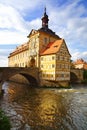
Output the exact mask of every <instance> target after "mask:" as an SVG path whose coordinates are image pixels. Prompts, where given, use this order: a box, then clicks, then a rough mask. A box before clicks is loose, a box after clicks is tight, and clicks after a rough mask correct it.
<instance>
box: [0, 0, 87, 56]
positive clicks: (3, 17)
mask: <svg viewBox="0 0 87 130" xmlns="http://www.w3.org/2000/svg"><path fill="white" fill-rule="evenodd" d="M79 1H81V0H73V1H67V2H66V3H65V4H64V3H63V4H62V5H60V6H57V4H58V1H56V2H57V4H55V2H54V1H53V0H50V1H47V0H44V1H42V0H35V1H31V0H25V1H21V0H18V1H15V0H4V1H3V0H1V1H0V3H1V4H0V44H22V43H24V42H26V41H27V40H28V39H27V35H28V34H29V33H30V31H31V29H38V28H40V27H41V19H40V18H37V19H32V20H27V21H26V20H25V19H24V15H25V16H26V17H28V16H29V15H30V13H31V12H32V11H33V10H34V11H37V8H40V7H43V8H44V6H45V5H46V6H47V13H48V15H49V20H50V21H49V28H51V29H52V30H53V31H55V32H56V34H58V35H59V36H60V37H62V38H64V39H65V40H66V43H67V45H68V47H69V48H70V53H71V55H72V58H73V59H75V58H76V56H77V57H80V58H82V57H84V58H85V59H87V55H86V49H87V17H86V16H85V17H84V14H87V13H86V12H87V11H86V8H85V7H84V6H83V5H82V4H80V5H79V4H78V2H79ZM53 6H54V7H55V8H53ZM42 14H43V12H42ZM40 17H41V16H40ZM84 46H85V47H84ZM84 48H85V50H84ZM71 50H75V51H71Z"/></svg>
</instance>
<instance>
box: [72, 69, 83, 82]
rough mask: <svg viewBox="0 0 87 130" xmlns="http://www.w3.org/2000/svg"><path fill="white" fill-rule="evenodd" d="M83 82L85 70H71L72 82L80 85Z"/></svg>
mask: <svg viewBox="0 0 87 130" xmlns="http://www.w3.org/2000/svg"><path fill="white" fill-rule="evenodd" d="M82 81H83V69H71V70H70V82H72V83H80V82H82Z"/></svg>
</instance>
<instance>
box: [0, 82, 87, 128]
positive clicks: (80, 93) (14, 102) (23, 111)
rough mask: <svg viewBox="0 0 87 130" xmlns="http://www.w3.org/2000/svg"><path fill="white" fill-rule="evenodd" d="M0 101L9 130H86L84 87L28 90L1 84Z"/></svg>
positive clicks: (86, 96) (13, 84)
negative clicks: (10, 129) (10, 125)
mask: <svg viewBox="0 0 87 130" xmlns="http://www.w3.org/2000/svg"><path fill="white" fill-rule="evenodd" d="M3 88H4V89H5V94H4V95H3V97H2V99H1V101H0V107H2V108H3V110H4V111H5V113H6V114H7V116H8V117H9V118H10V120H11V124H12V130H13V129H14V128H15V130H87V87H86V86H85V87H83V86H82V87H80V88H79V87H78V88H76V89H51V88H49V89H48V88H41V89H39V88H31V87H29V86H25V85H20V84H16V83H6V82H5V83H4V84H3Z"/></svg>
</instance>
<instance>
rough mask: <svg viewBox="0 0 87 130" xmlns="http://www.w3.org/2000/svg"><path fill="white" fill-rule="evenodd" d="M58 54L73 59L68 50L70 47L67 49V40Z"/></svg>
mask: <svg viewBox="0 0 87 130" xmlns="http://www.w3.org/2000/svg"><path fill="white" fill-rule="evenodd" d="M58 52H59V53H62V54H65V55H69V56H70V57H71V55H70V53H69V50H68V47H67V45H66V43H65V40H63V42H62V44H61V46H60V49H59V51H58Z"/></svg>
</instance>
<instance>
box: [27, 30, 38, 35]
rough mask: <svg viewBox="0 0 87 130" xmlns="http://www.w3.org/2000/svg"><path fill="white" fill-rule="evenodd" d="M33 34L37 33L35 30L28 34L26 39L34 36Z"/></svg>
mask: <svg viewBox="0 0 87 130" xmlns="http://www.w3.org/2000/svg"><path fill="white" fill-rule="evenodd" d="M35 33H37V30H35V29H32V30H31V32H30V34H29V35H28V36H27V37H30V36H32V35H34V34H35Z"/></svg>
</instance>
